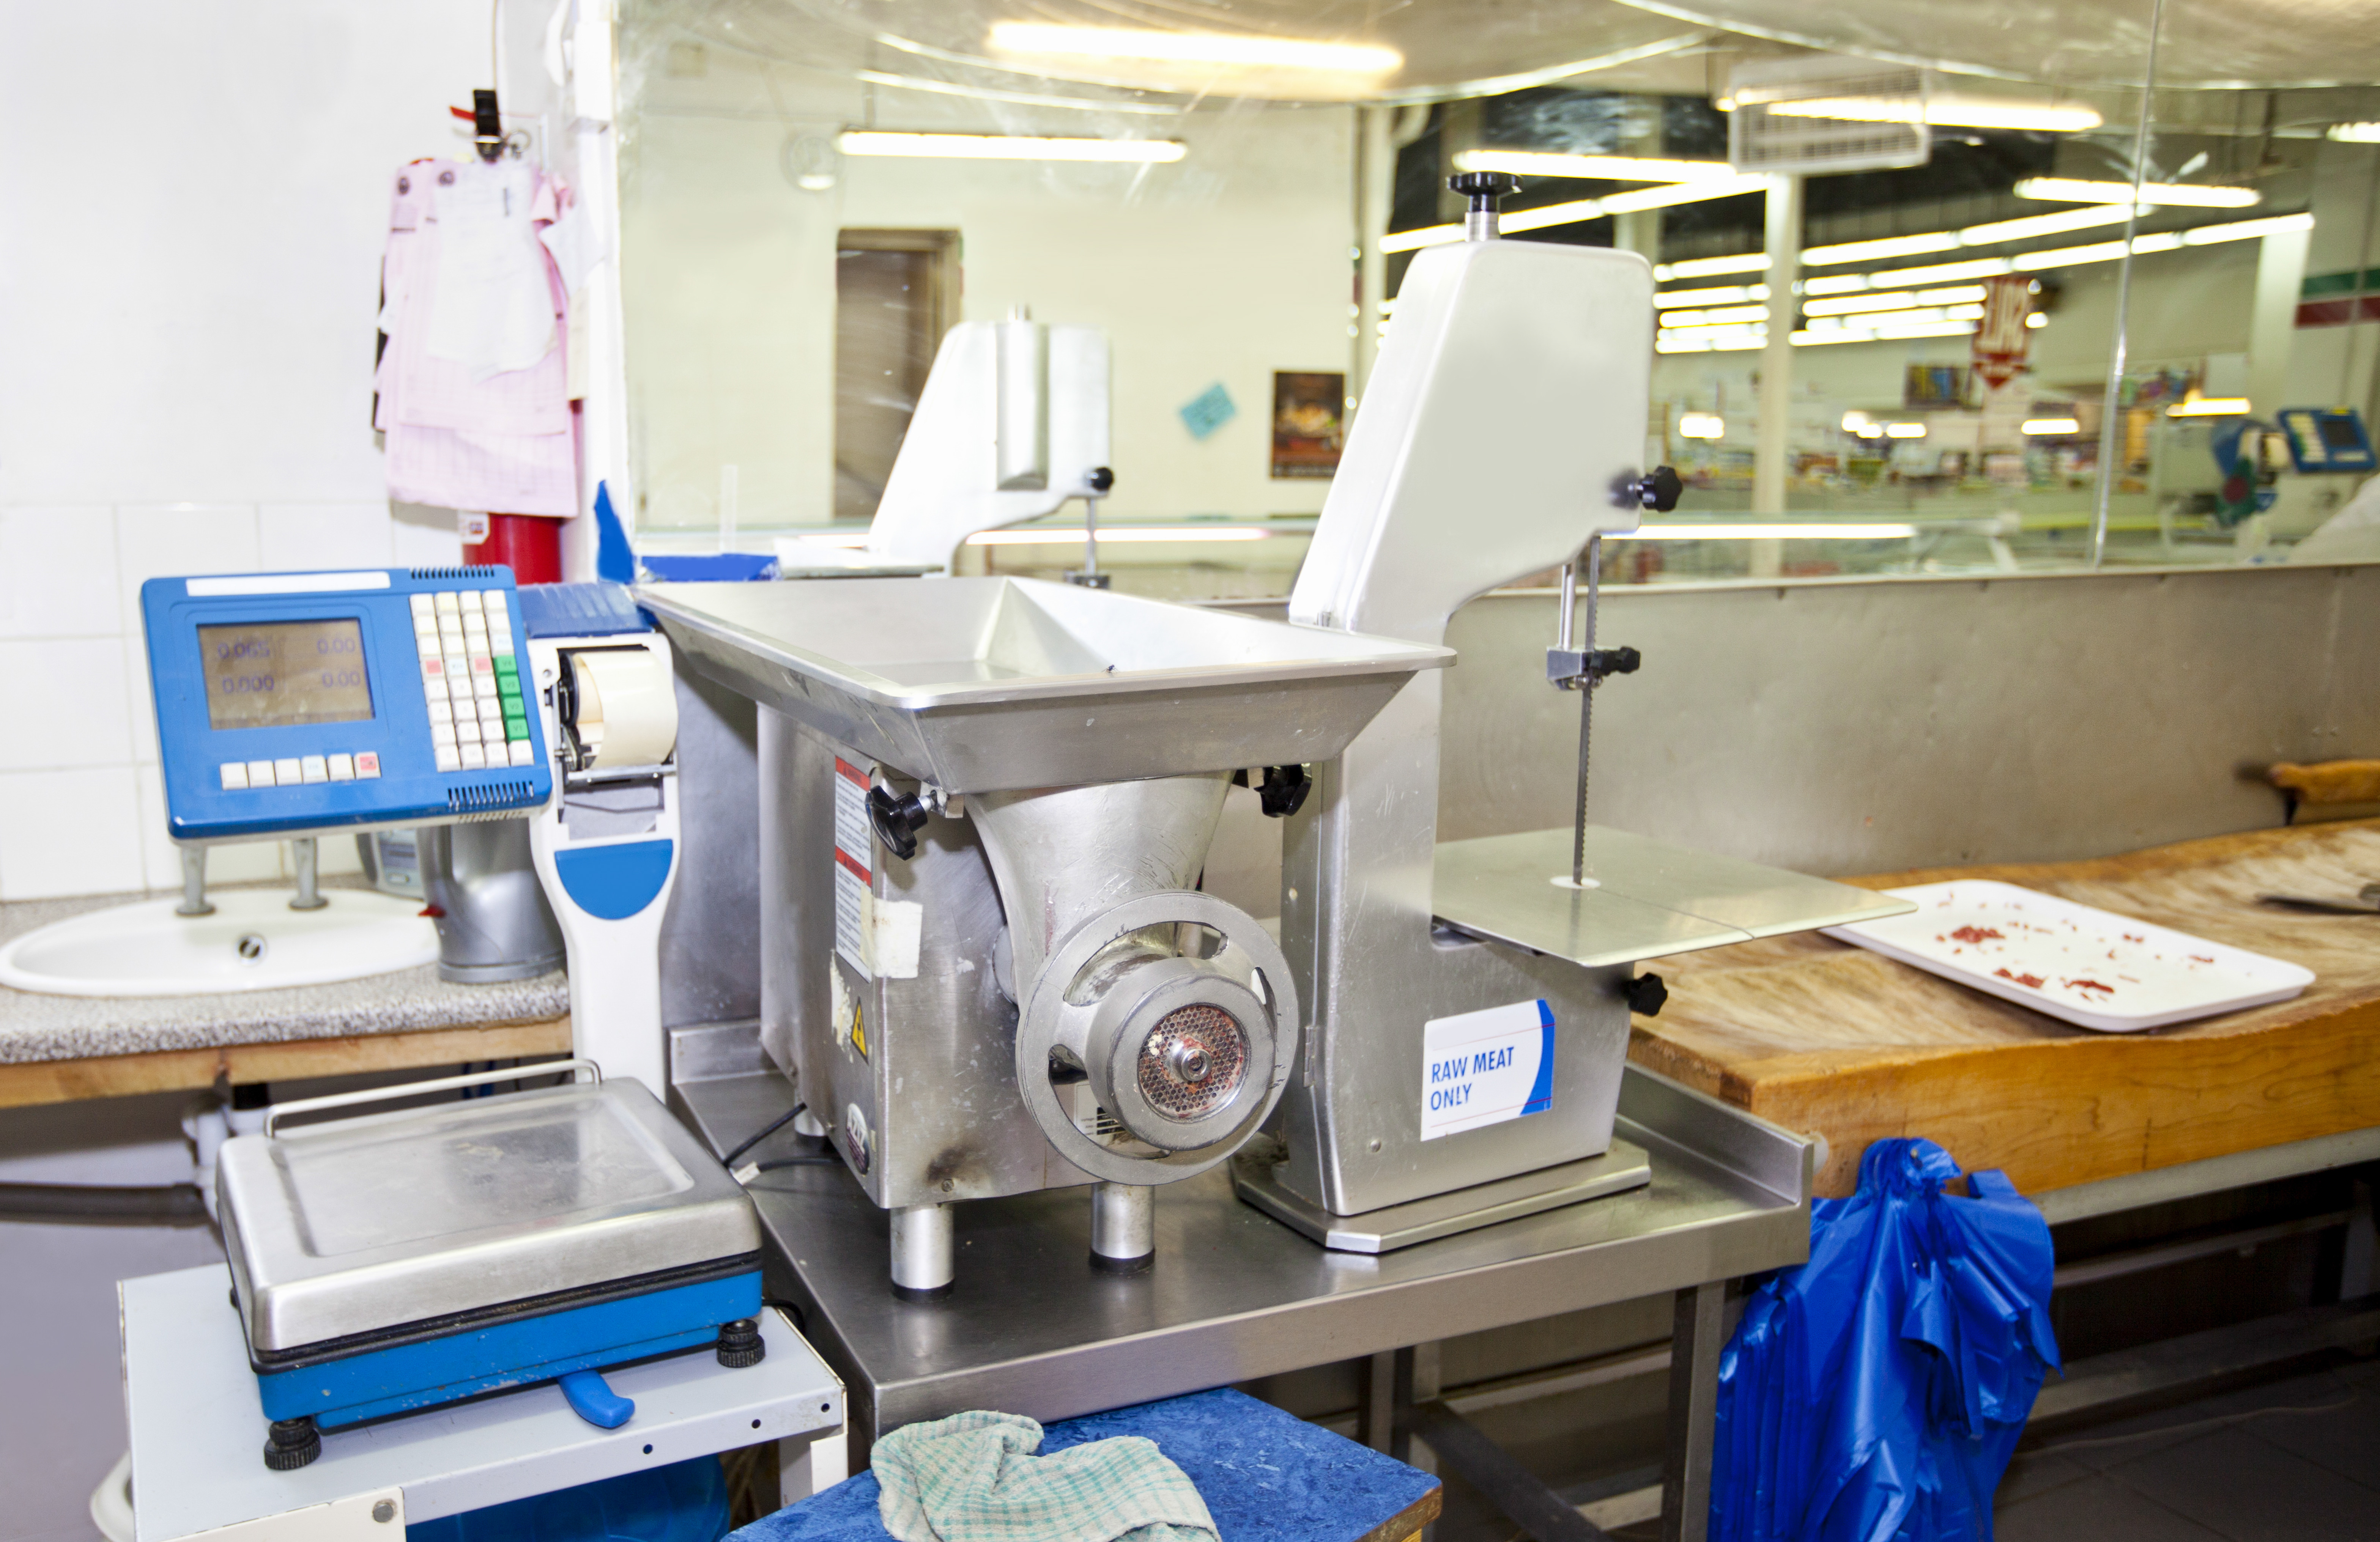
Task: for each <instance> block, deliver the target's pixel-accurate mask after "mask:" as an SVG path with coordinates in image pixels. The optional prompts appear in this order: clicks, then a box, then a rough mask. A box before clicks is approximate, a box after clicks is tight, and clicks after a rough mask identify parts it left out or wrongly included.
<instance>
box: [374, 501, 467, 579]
mask: <svg viewBox="0 0 2380 1542" xmlns="http://www.w3.org/2000/svg"><path fill="white" fill-rule="evenodd" d="M389 515H390V517H391V520H392V523H391V525H390V533H391V535H393V536H394V537H395V545H396V559H395V560H396V565H398V566H399V567H452V566H454V565H455V564H457V563H459V562H461V561H462V560H463V534H462V530H461V528H459V527H458V526H457V525H456V523H455V511H454V510H453V509H433V508H431V507H429V506H428V505H426V504H390V505H389Z"/></svg>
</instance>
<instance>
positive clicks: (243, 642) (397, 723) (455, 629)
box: [140, 567, 553, 842]
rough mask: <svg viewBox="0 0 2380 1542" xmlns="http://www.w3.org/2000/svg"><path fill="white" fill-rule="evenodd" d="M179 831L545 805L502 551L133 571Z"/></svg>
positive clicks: (219, 836)
mask: <svg viewBox="0 0 2380 1542" xmlns="http://www.w3.org/2000/svg"><path fill="white" fill-rule="evenodd" d="M140 612H141V619H142V621H143V622H144V623H145V624H146V626H147V629H148V640H149V674H150V679H151V682H152V686H153V691H154V695H155V698H156V704H157V742H158V749H159V754H160V758H161V759H162V760H163V762H164V781H165V807H166V823H167V827H168V829H169V831H170V832H171V834H172V835H173V838H174V839H175V840H176V841H184V842H192V841H223V840H245V839H256V838H261V837H267V836H273V835H281V834H287V833H290V832H304V831H311V830H322V829H331V828H338V827H342V826H355V827H359V828H360V827H368V826H373V825H407V824H418V823H429V822H441V821H444V820H455V819H461V818H468V817H471V816H474V815H487V814H502V813H509V812H525V811H527V810H529V809H534V808H539V807H543V806H544V804H545V802H546V799H547V798H548V796H549V795H551V794H552V792H553V770H552V767H551V764H550V762H549V760H548V758H547V752H546V745H545V734H544V727H543V725H542V723H541V722H540V721H539V716H538V714H537V713H536V712H535V711H533V710H530V708H531V706H532V705H533V703H532V701H531V699H530V698H529V696H528V690H529V689H530V688H531V687H530V686H525V685H524V683H523V681H522V679H521V654H520V653H519V652H518V651H517V645H516V639H518V638H519V637H521V636H522V635H523V632H522V627H521V621H520V602H519V598H518V596H517V594H516V592H515V590H514V587H513V576H512V573H511V570H510V569H508V568H503V567H438V568H386V569H367V570H364V571H360V572H340V573H243V574H230V575H225V576H223V577H198V578H152V579H150V580H149V581H148V582H147V583H145V584H143V585H141V586H140Z"/></svg>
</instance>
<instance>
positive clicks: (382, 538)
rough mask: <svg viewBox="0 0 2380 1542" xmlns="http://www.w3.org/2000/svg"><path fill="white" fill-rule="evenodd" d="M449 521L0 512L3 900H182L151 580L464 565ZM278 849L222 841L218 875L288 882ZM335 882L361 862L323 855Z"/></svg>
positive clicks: (155, 510) (346, 846)
mask: <svg viewBox="0 0 2380 1542" xmlns="http://www.w3.org/2000/svg"><path fill="white" fill-rule="evenodd" d="M459 555H460V542H459V540H458V538H457V537H456V535H455V521H454V516H453V515H452V514H450V513H447V512H446V511H444V510H432V509H415V508H410V507H399V508H397V509H396V510H395V511H394V512H393V511H392V510H391V508H390V506H389V505H388V504H384V503H382V504H372V503H352V504H126V505H123V506H120V507H109V506H107V505H105V504H67V505H38V504H36V505H24V506H18V507H8V508H0V900H23V899H46V898H51V897H54V896H56V895H62V894H109V893H118V892H126V891H130V890H137V889H171V888H174V887H176V886H177V885H178V884H179V883H180V882H181V865H180V860H179V858H178V857H177V856H176V851H175V847H174V845H173V844H172V843H171V842H169V841H168V840H166V838H165V801H164V791H163V789H162V784H161V783H160V782H159V780H158V774H157V723H156V718H155V715H154V713H153V712H152V709H151V706H150V700H149V665H148V655H147V650H146V648H145V647H144V645H143V642H142V638H141V628H140V585H141V582H142V581H143V580H144V579H147V578H152V577H164V576H173V575H182V574H193V573H227V572H243V571H248V570H251V569H254V570H262V571H273V570H289V569H306V568H326V567H387V566H395V565H415V564H419V565H432V564H440V563H452V562H455V561H456V560H457V559H458V557H459ZM284 850H285V848H284V847H283V846H282V844H280V843H278V842H265V843H259V844H246V845H237V846H219V847H216V848H214V850H213V851H212V854H211V856H210V857H209V862H208V877H209V878H210V880H213V879H224V880H237V879H244V878H271V877H274V876H276V875H278V874H280V873H281V871H282V869H283V868H284V866H285V862H284V856H283V853H284ZM322 856H323V865H324V868H325V869H326V870H329V871H337V870H339V869H340V868H346V867H352V866H353V850H352V843H350V842H344V841H334V842H325V843H324V844H323V849H322Z"/></svg>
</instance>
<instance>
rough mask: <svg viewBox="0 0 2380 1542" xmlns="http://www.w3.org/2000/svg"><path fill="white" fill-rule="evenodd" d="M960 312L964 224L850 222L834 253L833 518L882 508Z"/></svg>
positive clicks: (859, 516) (869, 514)
mask: <svg viewBox="0 0 2380 1542" xmlns="http://www.w3.org/2000/svg"><path fill="white" fill-rule="evenodd" d="M958 319H959V233H958V232H957V231H955V230H846V231H844V232H843V233H842V235H841V237H839V238H838V240H837V242H836V246H835V261H834V517H835V518H836V519H837V520H838V521H840V520H846V519H847V520H855V521H866V520H868V519H872V518H874V517H875V516H876V505H877V504H878V502H879V501H880V499H882V497H883V496H884V483H885V480H886V479H888V478H889V477H891V476H892V461H893V457H894V456H896V455H899V454H900V451H901V440H902V436H903V435H905V434H906V433H907V432H908V431H909V418H910V415H911V414H913V413H914V412H916V411H917V395H918V393H920V392H921V391H923V390H924V389H925V387H926V373H927V371H928V370H930V369H931V368H932V367H933V362H934V350H935V349H936V348H937V347H939V346H941V340H942V334H943V333H944V332H947V331H948V330H950V328H951V327H952V326H953V324H954V323H955V322H957V321H958Z"/></svg>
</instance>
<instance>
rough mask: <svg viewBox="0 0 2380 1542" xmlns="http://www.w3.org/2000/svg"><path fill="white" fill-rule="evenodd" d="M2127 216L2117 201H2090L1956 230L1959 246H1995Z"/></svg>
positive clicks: (2119, 220)
mask: <svg viewBox="0 0 2380 1542" xmlns="http://www.w3.org/2000/svg"><path fill="white" fill-rule="evenodd" d="M2129 217H2130V214H2129V212H2128V211H2127V210H2126V209H2125V208H2124V206H2123V205H2122V204H2120V203H2094V204H2090V205H2087V206H2085V207H2083V208H2081V209H2061V210H2059V211H2058V212H2057V213H2055V214H2027V215H2025V216H2024V217H2022V219H2013V220H1994V221H1993V222H1992V223H1991V224H1989V225H1969V226H1967V228H1965V229H1964V230H1961V231H1960V232H1959V244H1960V245H1961V246H1962V247H1996V246H1999V245H2001V244H2002V243H2004V242H2008V241H2030V240H2032V239H2033V238H2034V237H2035V236H2062V235H2064V234H2065V233H2066V232H2068V231H2070V230H2093V229H2096V228H2097V227H2098V226H2100V225H2121V224H2123V223H2124V221H2125V220H2126V219H2127V218H2129Z"/></svg>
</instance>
